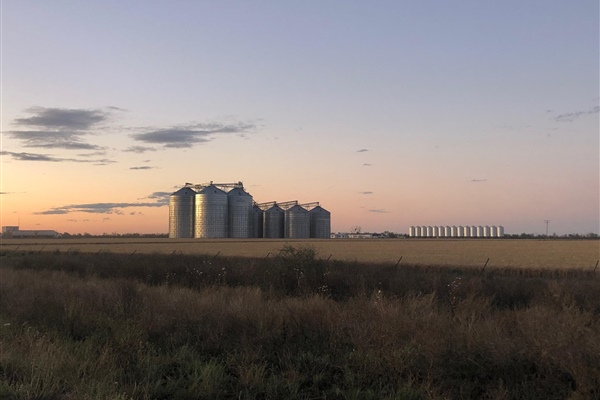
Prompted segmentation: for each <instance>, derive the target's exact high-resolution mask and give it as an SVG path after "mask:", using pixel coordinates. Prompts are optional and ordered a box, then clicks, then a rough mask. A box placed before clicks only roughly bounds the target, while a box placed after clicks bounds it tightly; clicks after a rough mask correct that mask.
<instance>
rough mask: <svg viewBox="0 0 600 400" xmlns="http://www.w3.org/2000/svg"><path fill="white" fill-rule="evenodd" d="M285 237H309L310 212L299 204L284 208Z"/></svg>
mask: <svg viewBox="0 0 600 400" xmlns="http://www.w3.org/2000/svg"><path fill="white" fill-rule="evenodd" d="M284 215H285V216H284V219H285V237H286V238H289V239H308V238H309V237H310V213H309V211H308V210H307V209H306V208H304V207H302V206H299V205H295V206H293V207H291V208H288V209H287V210H285V214H284Z"/></svg>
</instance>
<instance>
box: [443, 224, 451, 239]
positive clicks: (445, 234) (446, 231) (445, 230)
mask: <svg viewBox="0 0 600 400" xmlns="http://www.w3.org/2000/svg"><path fill="white" fill-rule="evenodd" d="M450 236H451V232H450V226H445V227H444V237H450Z"/></svg>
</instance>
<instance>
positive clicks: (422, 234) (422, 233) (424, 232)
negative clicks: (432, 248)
mask: <svg viewBox="0 0 600 400" xmlns="http://www.w3.org/2000/svg"><path fill="white" fill-rule="evenodd" d="M421 236H422V237H427V226H425V225H423V226H421Z"/></svg>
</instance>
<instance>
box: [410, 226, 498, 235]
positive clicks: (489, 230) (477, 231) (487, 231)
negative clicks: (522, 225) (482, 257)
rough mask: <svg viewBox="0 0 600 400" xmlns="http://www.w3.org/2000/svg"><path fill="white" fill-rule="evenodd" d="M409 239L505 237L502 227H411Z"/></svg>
mask: <svg viewBox="0 0 600 400" xmlns="http://www.w3.org/2000/svg"><path fill="white" fill-rule="evenodd" d="M408 236H409V237H423V238H425V237H438V238H501V237H504V227H503V226H502V225H500V226H496V225H492V226H489V225H485V226H481V225H479V226H475V225H470V226H469V225H459V226H455V225H452V226H418V225H417V226H411V227H410V228H409V229H408Z"/></svg>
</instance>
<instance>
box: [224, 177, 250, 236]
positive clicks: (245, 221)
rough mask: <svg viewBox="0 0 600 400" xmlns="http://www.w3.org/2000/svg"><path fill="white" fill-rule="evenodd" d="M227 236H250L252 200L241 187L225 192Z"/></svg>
mask: <svg viewBox="0 0 600 400" xmlns="http://www.w3.org/2000/svg"><path fill="white" fill-rule="evenodd" d="M227 197H228V200H227V204H228V206H227V216H228V237H230V238H249V237H251V236H252V233H253V232H252V216H253V212H252V205H253V204H254V201H253V200H252V196H250V195H249V194H248V193H247V192H246V191H245V190H244V189H242V188H239V187H237V188H234V189H231V190H230V191H229V192H228V193H227Z"/></svg>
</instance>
